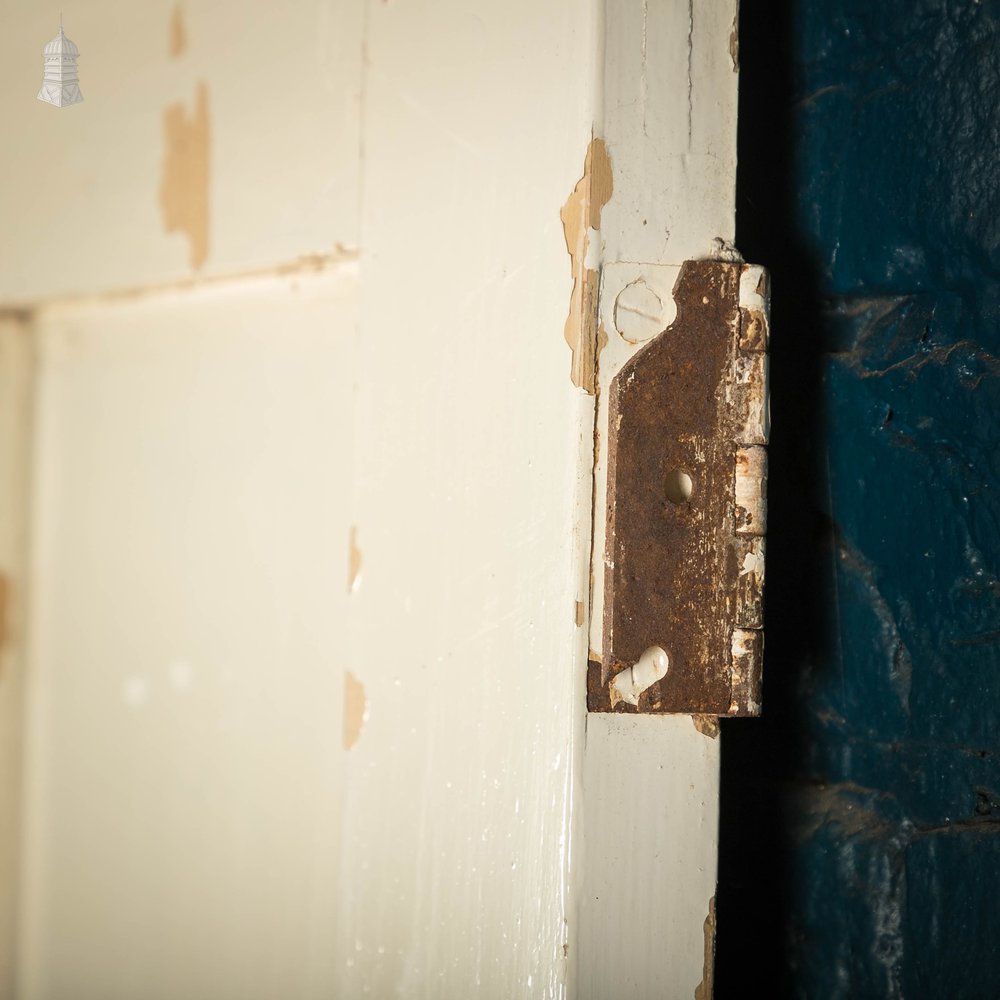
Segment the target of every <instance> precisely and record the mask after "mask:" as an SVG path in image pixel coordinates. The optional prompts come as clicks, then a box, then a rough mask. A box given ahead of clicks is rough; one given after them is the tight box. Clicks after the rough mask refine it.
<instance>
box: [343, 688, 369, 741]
mask: <svg viewBox="0 0 1000 1000" xmlns="http://www.w3.org/2000/svg"><path fill="white" fill-rule="evenodd" d="M367 717H368V699H367V697H366V696H365V686H364V685H363V684H362V683H361V681H359V680H358V679H357V677H355V676H354V674H352V673H351V672H350V670H346V671H344V749H345V750H350V749H351V747H353V746H354V744H355V743H357V742H358V740H359V739H360V738H361V730H362V727H363V726H364V724H365V719H367Z"/></svg>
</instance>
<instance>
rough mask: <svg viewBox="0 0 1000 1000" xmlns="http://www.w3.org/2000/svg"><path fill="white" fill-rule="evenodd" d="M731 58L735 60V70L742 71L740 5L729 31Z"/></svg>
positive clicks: (737, 7) (736, 71) (737, 6)
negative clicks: (731, 28)
mask: <svg viewBox="0 0 1000 1000" xmlns="http://www.w3.org/2000/svg"><path fill="white" fill-rule="evenodd" d="M729 58H730V59H732V61H733V72H734V73H739V71H740V7H739V4H737V5H736V13H735V14H734V15H733V30H732V31H730V32H729Z"/></svg>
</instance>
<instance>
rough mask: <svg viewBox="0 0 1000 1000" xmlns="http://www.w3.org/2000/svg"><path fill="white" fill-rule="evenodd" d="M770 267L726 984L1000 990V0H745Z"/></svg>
mask: <svg viewBox="0 0 1000 1000" xmlns="http://www.w3.org/2000/svg"><path fill="white" fill-rule="evenodd" d="M740 51H741V70H742V78H741V106H740V119H741V126H740V127H741V134H740V144H741V145H740V169H741V175H740V180H739V191H738V203H739V216H738V238H737V243H738V245H739V247H740V249H741V250H742V252H743V253H744V255H745V256H746V257H747V259H748V260H753V261H755V262H759V263H762V264H764V265H766V266H768V267H769V268H770V269H771V271H772V276H773V314H772V329H773V340H772V344H773V367H772V391H773V399H772V407H773V412H774V435H773V439H772V449H771V466H770V481H769V493H770V516H769V541H768V595H767V612H766V615H767V617H766V633H767V637H768V647H767V654H766V660H765V688H764V713H765V714H764V718H763V719H761V720H760V721H759V722H746V721H742V720H740V721H738V722H726V723H724V725H723V800H722V849H721V872H720V890H719V901H718V903H719V907H718V925H717V926H718V935H719V940H718V952H717V954H718V960H717V961H718V973H717V995H718V996H719V997H725V996H730V995H733V996H735V995H736V993H737V991H739V992H740V993H741V995H742V993H745V991H746V987H747V985H748V983H753V982H757V983H759V984H760V985H761V986H763V987H765V990H766V992H767V994H768V995H771V996H795V997H808V998H826V997H829V998H848V997H850V998H864V997H878V998H882V997H907V998H920V997H934V998H938V997H962V998H970V997H984V998H986V997H988V998H995V997H997V996H1000V972H998V971H997V970H996V969H995V962H996V959H997V957H998V953H1000V836H998V834H1000V2H997V0H982V2H975V0H969V2H963V3H958V2H945V0H912V2H903V0H892V2H886V3H873V2H870V0H865V2H862V0H828V2H820V0H805V2H800V3H798V4H793V3H791V2H789V0H784V2H779V3H766V2H764V0H743V4H742V9H741V45H740Z"/></svg>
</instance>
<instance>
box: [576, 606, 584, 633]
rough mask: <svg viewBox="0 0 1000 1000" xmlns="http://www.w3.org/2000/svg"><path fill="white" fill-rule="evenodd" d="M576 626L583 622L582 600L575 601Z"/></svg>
mask: <svg viewBox="0 0 1000 1000" xmlns="http://www.w3.org/2000/svg"><path fill="white" fill-rule="evenodd" d="M575 621H576V624H577V628H579V627H580V626H581V625H582V624H583V601H577V602H576V618H575Z"/></svg>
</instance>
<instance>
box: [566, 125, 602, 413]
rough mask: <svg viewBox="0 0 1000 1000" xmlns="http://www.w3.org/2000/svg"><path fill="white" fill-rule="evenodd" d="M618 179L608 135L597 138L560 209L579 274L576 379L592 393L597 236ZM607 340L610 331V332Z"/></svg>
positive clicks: (569, 323) (573, 335) (569, 336)
mask: <svg viewBox="0 0 1000 1000" xmlns="http://www.w3.org/2000/svg"><path fill="white" fill-rule="evenodd" d="M613 190H614V180H613V176H612V171H611V158H610V156H609V155H608V150H607V146H606V145H605V144H604V140H603V139H591V141H590V145H589V146H588V147H587V155H586V157H585V158H584V161H583V176H582V177H581V178H580V179H579V180H578V181H577V182H576V186H575V187H574V188H573V191H572V193H571V194H570V196H569V197H568V198H567V199H566V204H565V205H563V207H562V210H561V211H560V212H559V218H560V220H561V221H562V225H563V235H564V236H565V238H566V250H567V251H568V252H569V258H570V269H571V271H572V275H573V290H572V291H571V292H570V300H569V314H568V315H567V317H566V325H565V336H566V343H568V344H569V346H570V349H571V350H572V352H573V360H572V362H571V367H570V378H571V379H572V381H573V384H574V385H577V386H579V387H580V388H581V389H585V390H586V391H587V392H589V393H590V394H591V395H593V394H594V393H595V392H596V381H595V379H596V373H597V354H598V351H599V349H600V345H599V343H598V326H597V295H598V291H599V288H600V271H599V270H598V269H597V268H596V267H592V266H589V265H590V264H591V263H593V261H592V259H591V251H592V247H591V240H592V239H593V238H594V236H595V234H596V233H597V232H598V231H599V230H600V228H601V211H602V209H603V208H604V206H605V205H606V204H607V203H608V202H609V201H610V200H611V194H612V192H613ZM604 338H605V341H606V340H607V335H606V334H605V335H604Z"/></svg>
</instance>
